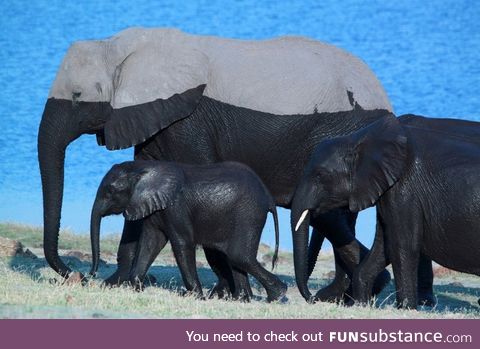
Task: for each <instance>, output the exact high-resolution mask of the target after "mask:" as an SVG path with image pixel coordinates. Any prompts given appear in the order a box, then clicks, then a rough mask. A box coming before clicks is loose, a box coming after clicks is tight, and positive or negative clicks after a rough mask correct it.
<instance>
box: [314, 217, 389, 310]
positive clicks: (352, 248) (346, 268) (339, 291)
mask: <svg viewBox="0 0 480 349" xmlns="http://www.w3.org/2000/svg"><path fill="white" fill-rule="evenodd" d="M356 219H357V213H352V212H350V211H349V210H348V209H338V210H332V211H330V212H327V213H325V214H321V215H317V216H315V217H314V219H313V222H312V223H313V225H314V227H315V228H316V229H318V230H319V231H324V233H325V236H326V237H327V238H328V239H329V240H330V242H331V243H332V245H333V249H334V255H335V279H334V280H333V282H332V283H331V284H330V285H328V286H327V287H325V288H323V289H321V290H319V291H318V292H317V294H316V296H315V297H316V298H317V299H319V300H321V301H328V302H332V301H339V300H344V301H348V300H350V299H351V295H352V289H351V282H350V281H351V278H352V276H353V271H354V270H355V268H356V267H357V266H358V265H359V263H360V261H361V260H363V258H364V257H365V256H366V255H367V253H368V249H367V248H366V247H365V246H364V245H363V244H362V243H361V242H360V241H358V240H357V239H355V222H356ZM390 280H391V277H390V273H389V272H388V271H387V270H386V269H384V270H383V271H381V272H380V274H379V275H378V276H377V277H376V279H375V282H374V284H373V288H372V292H373V294H374V295H376V294H378V293H380V292H381V291H382V290H383V289H384V288H385V286H386V285H387V284H388V283H389V282H390Z"/></svg>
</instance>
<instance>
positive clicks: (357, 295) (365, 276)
mask: <svg viewBox="0 0 480 349" xmlns="http://www.w3.org/2000/svg"><path fill="white" fill-rule="evenodd" d="M388 264H389V261H388V257H387V254H386V251H385V240H384V234H383V229H382V227H381V224H380V223H379V222H378V221H377V226H376V233H375V241H374V242H373V247H372V249H371V251H370V253H368V255H367V256H366V257H365V258H364V259H363V261H362V262H361V263H360V265H359V266H358V267H357V268H356V269H355V271H354V273H353V278H352V291H353V299H354V300H355V301H356V302H359V303H361V304H365V303H367V302H368V301H370V299H371V296H372V289H373V285H374V282H375V279H376V277H377V275H378V274H379V273H380V272H381V271H382V270H383V269H384V268H385V267H386V266H387V265H388Z"/></svg>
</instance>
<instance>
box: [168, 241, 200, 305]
mask: <svg viewBox="0 0 480 349" xmlns="http://www.w3.org/2000/svg"><path fill="white" fill-rule="evenodd" d="M170 243H171V245H172V250H173V253H174V255H175V260H176V261H177V265H178V268H179V269H180V273H181V275H182V279H183V283H184V284H185V288H186V289H187V291H188V292H191V293H193V294H194V295H195V297H196V298H198V299H203V292H202V285H201V284H200V279H199V278H198V274H197V265H196V263H195V246H194V244H193V243H187V242H185V241H183V240H181V239H180V238H178V237H172V239H171V241H170Z"/></svg>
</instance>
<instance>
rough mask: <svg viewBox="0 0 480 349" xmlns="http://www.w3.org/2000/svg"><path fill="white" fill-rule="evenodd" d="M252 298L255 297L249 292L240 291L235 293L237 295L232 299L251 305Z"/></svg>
mask: <svg viewBox="0 0 480 349" xmlns="http://www.w3.org/2000/svg"><path fill="white" fill-rule="evenodd" d="M252 296H253V295H252V294H251V293H250V292H248V290H239V291H238V292H235V294H234V295H233V296H232V299H233V300H235V301H240V302H244V303H250V299H251V298H252Z"/></svg>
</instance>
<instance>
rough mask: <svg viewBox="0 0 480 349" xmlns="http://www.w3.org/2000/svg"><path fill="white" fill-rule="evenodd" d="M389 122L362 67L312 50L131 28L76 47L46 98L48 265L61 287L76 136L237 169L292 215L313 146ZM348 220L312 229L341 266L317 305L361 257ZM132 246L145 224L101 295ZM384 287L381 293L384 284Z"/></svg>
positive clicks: (341, 214)
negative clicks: (68, 157)
mask: <svg viewBox="0 0 480 349" xmlns="http://www.w3.org/2000/svg"><path fill="white" fill-rule="evenodd" d="M391 110H392V107H391V105H390V102H389V100H388V98H387V95H386V94H385V91H384V89H383V88H382V86H381V84H380V83H379V81H378V80H377V78H376V77H375V75H374V74H373V73H372V71H371V70H370V69H369V68H368V67H367V66H366V65H365V64H364V63H363V62H362V61H361V60H359V59H358V58H356V57H354V56H352V55H351V54H349V53H347V52H345V51H343V50H341V49H338V48H336V47H333V46H331V45H328V44H324V43H321V42H318V41H315V40H310V39H305V38H300V37H280V38H276V39H271V40H264V41H242V40H233V39H222V38H217V37H210V36H194V35H189V34H186V33H183V32H181V31H179V30H174V29H142V28H132V29H127V30H125V31H122V32H120V33H119V34H117V35H115V36H113V37H111V38H109V39H106V40H94V41H82V42H77V43H74V44H73V45H72V46H71V47H70V48H69V50H68V52H67V54H66V56H65V58H64V60H63V62H62V64H61V67H60V69H59V71H58V73H57V76H56V79H55V81H54V83H53V86H52V88H51V90H50V94H49V98H48V101H47V103H46V106H45V110H44V113H43V117H42V121H41V124H40V130H39V136H38V153H39V162H40V171H41V177H42V187H43V205H44V250H45V257H46V259H47V261H48V263H49V264H50V266H51V267H52V268H53V269H54V270H55V271H56V272H58V273H59V274H61V275H62V276H64V277H68V275H69V273H70V272H71V270H70V269H69V268H68V267H67V266H66V265H65V264H64V263H63V262H62V261H61V259H60V258H59V256H58V234H59V226H60V213H61V207H62V196H63V181H64V157H65V150H66V147H67V146H68V145H69V144H70V143H71V142H72V141H74V140H75V139H76V138H78V137H79V136H80V135H82V134H87V133H88V134H96V135H97V141H98V143H99V145H106V147H107V148H108V149H110V150H114V149H121V148H127V147H131V146H135V159H164V160H172V161H180V162H185V163H197V164H199V163H213V162H219V161H225V160H232V161H239V162H243V163H245V164H247V165H249V166H250V167H251V168H252V169H254V170H255V172H256V173H257V174H258V175H259V176H260V177H261V179H262V180H263V181H264V182H265V184H266V185H267V187H268V189H269V190H270V191H271V193H272V195H273V196H274V198H275V201H276V204H277V205H279V206H282V207H285V208H289V207H290V202H291V199H292V196H293V193H294V190H295V186H296V183H297V181H298V180H299V178H300V177H301V174H302V171H303V167H304V165H305V164H306V163H307V160H308V158H309V156H310V154H311V152H312V150H313V149H314V147H315V145H316V144H318V143H319V142H320V141H322V140H323V139H325V138H328V137H334V136H339V135H346V134H350V133H352V132H354V131H356V130H358V129H360V128H362V126H364V125H366V124H369V123H371V122H373V121H374V120H377V119H378V118H379V117H381V116H382V115H384V114H385V112H389V111H391ZM352 220H353V221H354V220H355V216H352V214H351V213H349V212H346V211H335V212H333V213H330V214H325V215H318V216H316V217H312V219H311V224H312V225H313V226H314V227H315V228H316V229H317V230H319V231H321V232H322V233H323V234H325V235H326V236H327V237H328V239H329V240H330V241H331V242H332V244H333V246H334V248H335V253H336V257H337V261H338V263H337V274H336V275H337V276H336V279H335V281H334V283H333V284H332V285H331V287H329V288H328V289H327V291H325V293H324V294H323V295H322V297H323V296H324V297H325V298H329V297H330V296H332V295H334V296H335V295H338V294H342V292H343V291H344V290H345V273H344V272H343V268H352V267H353V266H352V264H351V263H350V262H351V261H352V260H353V261H354V262H355V264H356V263H358V261H359V260H360V256H363V255H364V254H365V252H366V251H367V249H366V248H365V247H364V246H363V245H362V244H361V243H359V242H358V241H357V240H356V239H355V237H354V229H353V225H352V224H351V222H352ZM140 235H141V223H126V225H125V228H124V231H123V235H122V239H121V243H120V247H119V251H118V269H117V271H116V272H115V274H114V275H112V276H111V277H110V278H109V279H108V280H107V282H108V283H117V282H121V281H122V280H126V279H128V273H129V271H130V269H131V267H132V263H133V261H134V259H135V251H136V250H137V242H138V240H139V237H140ZM139 258H142V256H139ZM344 261H345V262H344ZM383 277H384V278H383V280H381V281H380V283H381V284H382V282H385V280H386V279H388V277H389V276H388V274H383Z"/></svg>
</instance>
